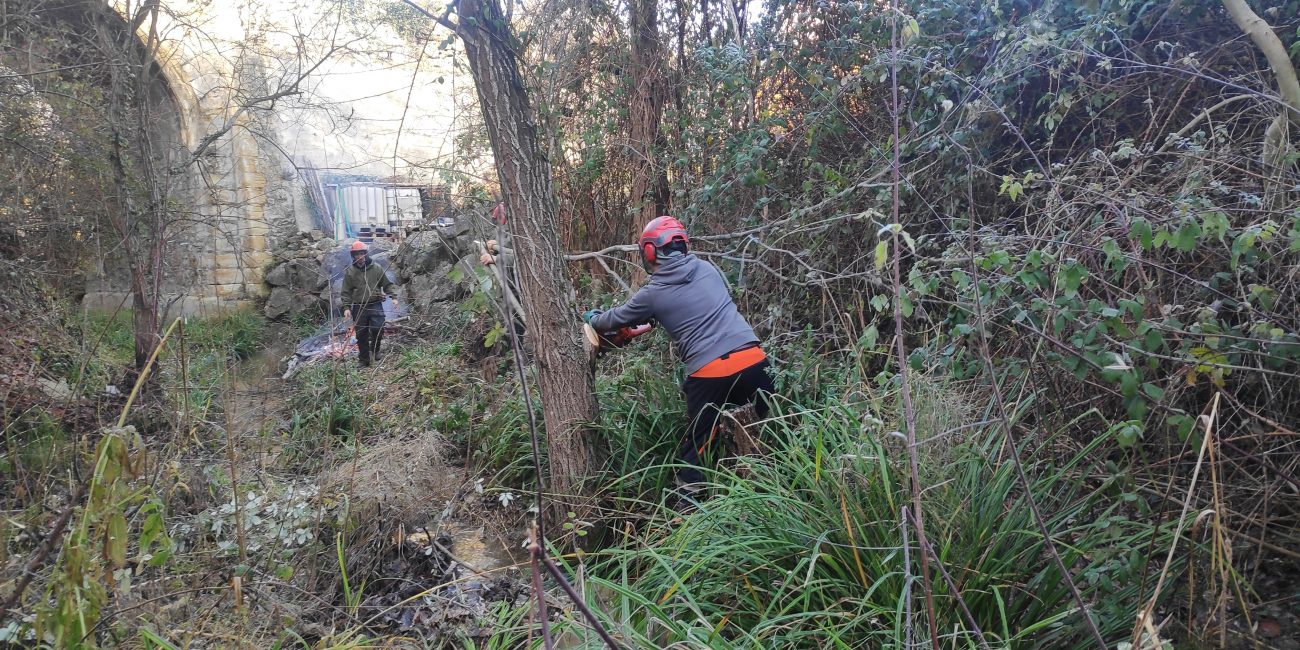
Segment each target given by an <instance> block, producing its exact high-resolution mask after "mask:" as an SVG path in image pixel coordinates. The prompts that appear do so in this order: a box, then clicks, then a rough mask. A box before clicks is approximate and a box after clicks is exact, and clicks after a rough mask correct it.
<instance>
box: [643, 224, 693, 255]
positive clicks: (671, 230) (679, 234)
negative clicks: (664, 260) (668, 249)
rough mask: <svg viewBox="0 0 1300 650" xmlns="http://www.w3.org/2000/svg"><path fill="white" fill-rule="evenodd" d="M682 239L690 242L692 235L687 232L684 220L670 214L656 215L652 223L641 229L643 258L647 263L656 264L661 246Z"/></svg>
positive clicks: (685, 242) (681, 240) (687, 242)
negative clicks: (689, 235) (683, 223)
mask: <svg viewBox="0 0 1300 650" xmlns="http://www.w3.org/2000/svg"><path fill="white" fill-rule="evenodd" d="M675 241H680V242H682V243H684V244H689V243H690V241H691V240H690V237H688V236H687V234H686V226H683V225H682V222H680V221H678V220H676V219H674V218H673V217H670V216H662V217H655V218H654V219H651V220H650V223H647V224H646V225H645V229H644V230H642V231H641V241H640V242H639V243H640V245H641V259H642V260H644V261H645V263H646V264H649V265H654V264H656V263H657V262H658V261H659V247H660V246H667V245H668V244H670V243H672V242H675Z"/></svg>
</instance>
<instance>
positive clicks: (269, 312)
mask: <svg viewBox="0 0 1300 650" xmlns="http://www.w3.org/2000/svg"><path fill="white" fill-rule="evenodd" d="M321 307H322V304H321V299H320V296H319V295H316V294H315V293H307V292H302V291H295V290H293V289H290V288H289V287H273V288H272V289H271V295H269V296H267V298H266V309H265V313H266V317H267V318H269V319H271V320H278V319H281V318H286V317H292V316H296V315H298V314H307V313H310V314H311V315H313V316H315V315H317V314H319V313H320V310H321Z"/></svg>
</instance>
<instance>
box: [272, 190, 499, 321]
mask: <svg viewBox="0 0 1300 650" xmlns="http://www.w3.org/2000/svg"><path fill="white" fill-rule="evenodd" d="M470 223H471V217H469V216H463V217H457V218H449V217H443V218H440V219H438V220H437V221H435V222H433V223H430V224H427V225H425V226H424V227H423V228H422V229H421V230H418V231H416V232H413V233H411V234H410V235H409V236H408V237H407V238H406V240H405V241H403V242H402V243H401V244H400V245H399V246H398V247H397V248H396V249H395V250H393V249H392V243H391V242H390V241H387V240H376V241H374V242H372V243H371V244H370V257H371V259H373V260H374V261H375V263H376V264H379V265H380V266H381V267H383V268H384V269H385V270H386V271H388V273H389V277H390V278H392V279H393V281H394V282H396V283H397V284H399V285H402V295H401V297H402V298H404V299H405V302H406V304H407V305H410V306H411V307H412V308H414V309H415V310H416V311H420V312H425V313H428V312H430V311H431V310H432V309H433V307H434V306H435V305H438V304H440V303H446V302H451V301H454V300H460V299H462V298H464V297H465V296H467V295H469V292H470V290H471V288H472V287H473V284H472V282H473V278H474V269H476V268H478V266H479V263H478V252H477V251H476V250H474V245H473V239H474V237H473V235H472V234H471V233H470ZM345 243H347V242H337V241H335V240H333V239H331V238H329V237H326V236H325V235H324V234H323V233H321V232H320V231H319V230H313V231H310V232H306V233H302V234H299V235H296V236H294V237H291V238H290V239H288V240H287V241H286V242H285V246H284V248H283V249H282V250H280V251H279V252H278V253H277V255H276V257H275V265H274V266H272V267H271V269H270V270H269V271H268V272H267V273H266V277H265V281H266V284H268V285H269V286H270V295H269V296H268V297H267V300H266V308H265V311H266V317H267V318H270V319H276V320H278V319H285V318H291V317H293V316H297V315H299V314H306V315H309V316H313V317H314V316H318V315H320V314H321V313H322V312H326V311H329V310H338V309H341V308H342V306H341V305H339V304H338V296H337V293H338V290H339V287H340V283H341V282H342V278H343V272H344V270H346V269H347V265H348V263H349V256H348V252H347V250H345V248H346V247H345V246H344V244H345ZM457 269H458V270H457Z"/></svg>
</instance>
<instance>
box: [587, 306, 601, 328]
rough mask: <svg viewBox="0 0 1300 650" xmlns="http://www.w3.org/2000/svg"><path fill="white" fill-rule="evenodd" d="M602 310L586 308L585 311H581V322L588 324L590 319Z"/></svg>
mask: <svg viewBox="0 0 1300 650" xmlns="http://www.w3.org/2000/svg"><path fill="white" fill-rule="evenodd" d="M602 312H604V310H603V309H588V310H587V311H584V312H582V322H584V323H587V324H588V325H590V324H591V319H593V318H595V317H596V316H598V315H599V314H601V313H602Z"/></svg>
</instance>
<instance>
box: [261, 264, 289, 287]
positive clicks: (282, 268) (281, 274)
mask: <svg viewBox="0 0 1300 650" xmlns="http://www.w3.org/2000/svg"><path fill="white" fill-rule="evenodd" d="M262 279H263V280H265V281H266V283H267V284H269V285H271V286H272V287H283V286H285V285H287V284H289V263H288V262H285V263H283V264H277V265H275V268H273V269H271V271H270V272H268V273H267V274H266V277H264V278H262Z"/></svg>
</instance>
